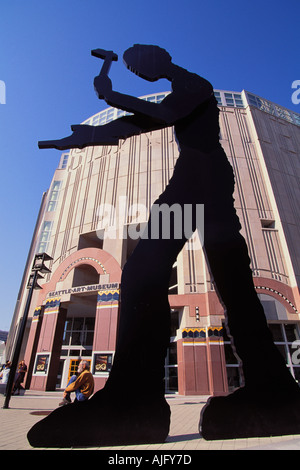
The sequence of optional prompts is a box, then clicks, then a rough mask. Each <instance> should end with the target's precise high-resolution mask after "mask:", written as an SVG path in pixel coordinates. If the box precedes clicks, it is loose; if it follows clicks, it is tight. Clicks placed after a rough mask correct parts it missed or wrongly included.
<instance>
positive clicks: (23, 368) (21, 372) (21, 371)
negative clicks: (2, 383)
mask: <svg viewBox="0 0 300 470" xmlns="http://www.w3.org/2000/svg"><path fill="white" fill-rule="evenodd" d="M26 372H27V365H26V364H25V361H24V360H22V361H21V362H20V363H19V367H18V371H17V376H16V380H15V383H14V386H13V391H12V394H13V395H14V394H15V395H20V390H24V387H22V385H21V384H22V383H23V382H24V378H25V374H26Z"/></svg>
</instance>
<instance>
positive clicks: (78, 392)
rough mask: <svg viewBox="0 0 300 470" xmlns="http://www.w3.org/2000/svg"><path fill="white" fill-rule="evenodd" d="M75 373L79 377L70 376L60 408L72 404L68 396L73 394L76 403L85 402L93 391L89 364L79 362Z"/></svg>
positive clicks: (92, 379)
mask: <svg viewBox="0 0 300 470" xmlns="http://www.w3.org/2000/svg"><path fill="white" fill-rule="evenodd" d="M77 372H78V373H79V375H78V376H77V375H72V377H71V378H70V380H69V382H68V385H67V387H66V389H65V391H64V397H63V400H62V402H60V403H59V405H60V406H63V405H68V404H69V403H72V400H71V397H70V394H71V393H72V392H75V396H76V400H77V401H85V400H87V399H88V398H89V397H90V396H91V395H92V394H93V391H94V378H93V375H92V374H91V372H90V370H89V363H88V362H87V361H80V363H79V366H78V369H77Z"/></svg>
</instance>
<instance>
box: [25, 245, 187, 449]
mask: <svg viewBox="0 0 300 470" xmlns="http://www.w3.org/2000/svg"><path fill="white" fill-rule="evenodd" d="M182 243H184V241H181V240H179V241H175V242H174V244H172V242H171V243H170V241H169V240H164V241H162V240H150V239H148V240H141V241H140V242H139V244H138V246H137V248H136V249H135V251H134V253H133V254H132V256H131V257H130V258H129V260H128V262H127V264H126V265H125V267H124V269H123V273H122V282H121V314H120V324H119V329H118V341H117V347H116V354H115V358H114V364H113V367H112V371H111V373H110V377H109V379H108V382H107V384H106V386H105V387H104V389H102V390H100V391H98V392H97V393H95V394H94V396H93V397H92V398H91V399H90V400H88V401H87V402H86V403H80V404H74V405H73V404H70V405H67V406H65V407H63V408H62V409H58V410H55V411H54V412H53V413H51V414H50V415H49V416H48V417H46V418H45V419H44V420H43V421H40V422H39V423H37V424H36V425H35V426H34V427H33V428H32V429H31V430H30V432H29V434H28V439H29V442H30V443H31V445H32V446H35V447H70V446H84V445H85V446H87V445H88V446H95V445H97V446H101V445H102V446H103V445H118V444H139V443H151V442H163V441H164V440H165V439H166V437H167V435H168V432H169V425H170V409H169V406H168V404H167V402H166V401H165V398H164V359H165V356H166V351H167V347H168V344H169V339H170V331H169V322H170V306H169V303H168V283H169V277H170V272H171V268H172V265H173V262H174V260H175V259H176V256H177V253H178V250H179V251H180V249H181V247H182Z"/></svg>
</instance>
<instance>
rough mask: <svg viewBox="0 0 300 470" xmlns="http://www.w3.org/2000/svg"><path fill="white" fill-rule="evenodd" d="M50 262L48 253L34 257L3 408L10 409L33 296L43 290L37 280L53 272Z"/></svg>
mask: <svg viewBox="0 0 300 470" xmlns="http://www.w3.org/2000/svg"><path fill="white" fill-rule="evenodd" d="M49 260H52V258H51V257H50V256H49V255H47V254H46V253H38V254H36V255H35V257H34V261H33V265H32V269H31V271H32V272H31V275H30V276H29V280H28V284H27V288H28V289H29V292H28V297H27V301H26V305H25V309H24V313H23V318H22V321H21V325H20V328H19V332H18V337H17V341H16V346H15V350H14V355H13V358H12V364H11V368H10V373H9V377H8V381H7V386H6V394H5V395H6V396H5V402H4V405H3V408H9V401H10V397H11V394H12V388H13V384H14V381H15V375H16V371H17V365H18V360H19V356H20V351H21V347H22V342H23V337H24V333H25V328H26V323H27V317H28V312H29V308H30V303H31V299H32V294H33V291H34V289H41V287H40V286H39V285H38V284H37V280H38V279H39V278H41V277H42V276H41V275H40V274H39V272H41V273H50V272H51V271H50V269H49V268H47V267H46V266H45V265H44V262H45V261H49Z"/></svg>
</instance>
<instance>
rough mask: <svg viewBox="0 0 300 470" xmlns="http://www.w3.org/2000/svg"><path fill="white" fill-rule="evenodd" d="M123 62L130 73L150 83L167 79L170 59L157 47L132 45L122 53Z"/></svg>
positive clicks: (168, 55) (166, 53)
mask: <svg viewBox="0 0 300 470" xmlns="http://www.w3.org/2000/svg"><path fill="white" fill-rule="evenodd" d="M123 60H124V63H125V65H126V67H127V68H128V69H129V70H130V71H131V72H133V73H135V74H136V75H138V76H139V77H141V78H144V79H145V80H148V81H150V82H155V81H156V80H158V79H159V78H169V74H168V71H169V68H170V65H171V60H172V57H171V56H170V54H169V53H168V52H167V51H166V50H165V49H162V48H161V47H159V46H150V45H143V44H134V46H132V47H130V48H129V49H127V51H125V52H124V55H123Z"/></svg>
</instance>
